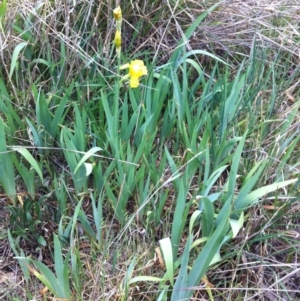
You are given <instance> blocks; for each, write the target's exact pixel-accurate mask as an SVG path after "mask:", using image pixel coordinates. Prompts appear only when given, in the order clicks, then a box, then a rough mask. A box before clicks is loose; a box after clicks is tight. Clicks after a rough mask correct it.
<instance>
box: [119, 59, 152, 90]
mask: <svg viewBox="0 0 300 301" xmlns="http://www.w3.org/2000/svg"><path fill="white" fill-rule="evenodd" d="M127 68H129V72H128V74H127V75H125V76H124V77H123V78H122V80H124V79H126V78H128V77H129V85H130V87H131V88H137V87H138V86H139V84H140V77H142V76H144V75H147V74H148V71H147V67H146V66H145V65H144V62H143V61H142V60H134V61H132V62H131V63H130V64H125V65H123V66H121V67H120V69H121V70H123V69H127Z"/></svg>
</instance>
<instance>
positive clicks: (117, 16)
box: [113, 5, 122, 21]
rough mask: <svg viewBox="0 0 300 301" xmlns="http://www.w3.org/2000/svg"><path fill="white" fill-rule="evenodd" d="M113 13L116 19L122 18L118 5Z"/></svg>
mask: <svg viewBox="0 0 300 301" xmlns="http://www.w3.org/2000/svg"><path fill="white" fill-rule="evenodd" d="M113 14H114V18H115V20H116V21H121V20H122V10H121V7H120V5H119V6H118V7H117V8H115V9H114V11H113Z"/></svg>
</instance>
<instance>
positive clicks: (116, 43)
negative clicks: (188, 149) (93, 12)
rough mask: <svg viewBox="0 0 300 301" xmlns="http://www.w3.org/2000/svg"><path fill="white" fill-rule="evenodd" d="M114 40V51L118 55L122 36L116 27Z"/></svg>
mask: <svg viewBox="0 0 300 301" xmlns="http://www.w3.org/2000/svg"><path fill="white" fill-rule="evenodd" d="M114 42H115V45H116V52H117V54H118V56H119V57H120V53H121V44H122V38H121V32H120V30H118V29H117V30H116V34H115V40H114Z"/></svg>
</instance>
